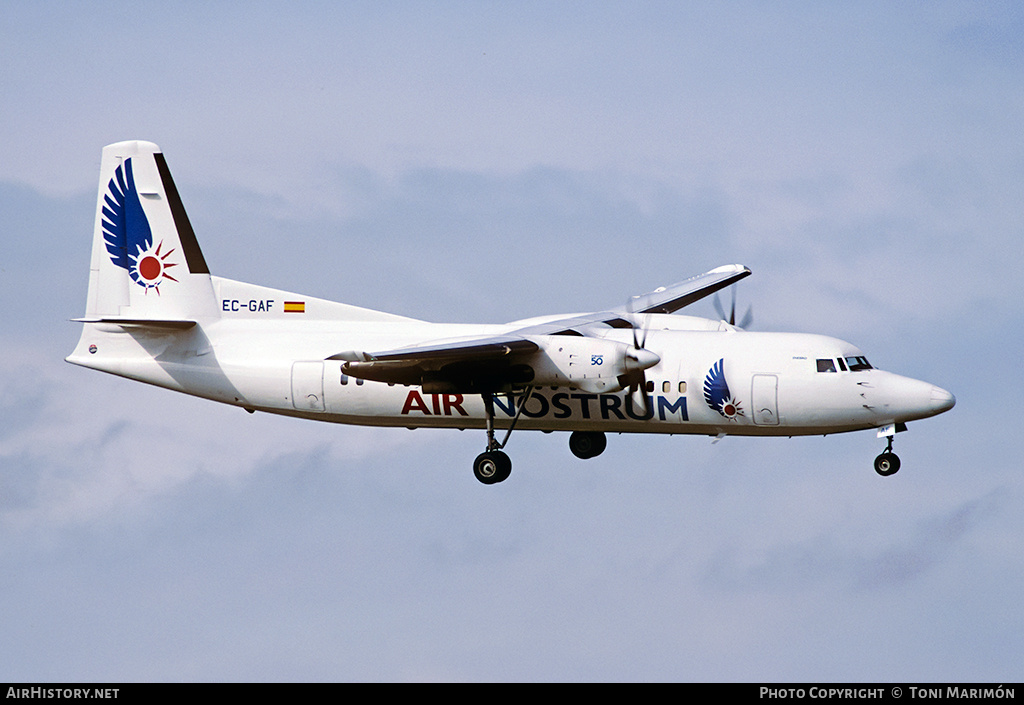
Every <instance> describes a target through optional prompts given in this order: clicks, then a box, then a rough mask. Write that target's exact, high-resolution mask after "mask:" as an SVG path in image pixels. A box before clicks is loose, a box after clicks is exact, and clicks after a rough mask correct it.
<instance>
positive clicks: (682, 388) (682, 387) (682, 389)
mask: <svg viewBox="0 0 1024 705" xmlns="http://www.w3.org/2000/svg"><path fill="white" fill-rule="evenodd" d="M679 393H680V394H686V382H680V383H679Z"/></svg>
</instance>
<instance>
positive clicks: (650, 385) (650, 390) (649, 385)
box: [646, 380, 654, 394]
mask: <svg viewBox="0 0 1024 705" xmlns="http://www.w3.org/2000/svg"><path fill="white" fill-rule="evenodd" d="M646 387H647V393H648V394H653V393H654V382H652V381H651V380H647V385H646Z"/></svg>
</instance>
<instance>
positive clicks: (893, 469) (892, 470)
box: [875, 451, 900, 477]
mask: <svg viewBox="0 0 1024 705" xmlns="http://www.w3.org/2000/svg"><path fill="white" fill-rule="evenodd" d="M899 469H900V457H899V456H898V455H896V454H895V453H890V452H888V451H886V452H885V453H882V454H881V455H879V456H878V457H877V458H875V472H877V473H878V474H879V475H881V476H882V477H888V476H889V475H895V474H896V473H897V472H898V471H899Z"/></svg>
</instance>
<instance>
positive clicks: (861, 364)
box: [846, 356, 874, 372]
mask: <svg viewBox="0 0 1024 705" xmlns="http://www.w3.org/2000/svg"><path fill="white" fill-rule="evenodd" d="M846 364H847V365H849V366H850V372H860V371H861V370H870V369H874V368H872V367H871V363H870V362H868V359H867V358H866V357H860V356H858V357H848V358H846Z"/></svg>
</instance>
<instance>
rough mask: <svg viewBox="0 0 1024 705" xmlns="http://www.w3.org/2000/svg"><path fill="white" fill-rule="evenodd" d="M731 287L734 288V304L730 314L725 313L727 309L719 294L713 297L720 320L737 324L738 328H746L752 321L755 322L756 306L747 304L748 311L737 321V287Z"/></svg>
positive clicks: (733, 324)
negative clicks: (723, 305)
mask: <svg viewBox="0 0 1024 705" xmlns="http://www.w3.org/2000/svg"><path fill="white" fill-rule="evenodd" d="M730 288H731V289H732V305H731V306H730V308H729V313H728V314H726V313H725V309H724V308H723V307H722V301H721V299H719V298H718V294H715V296H714V298H713V299H712V303H713V304H714V305H715V313H716V314H718V318H719V320H722V321H725V322H726V323H728V324H729V325H731V326H736V327H737V328H746V327H748V326H749V325H750V324H751V323H753V322H754V307H753V306H747V312H746V313H744V314H743V318H742V319H740V322H739V323H737V322H736V289H735V287H730Z"/></svg>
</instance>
